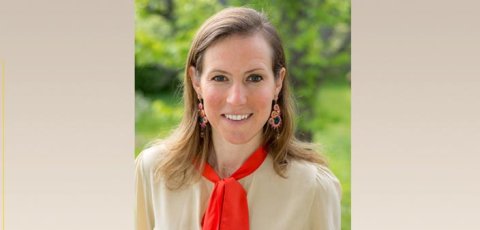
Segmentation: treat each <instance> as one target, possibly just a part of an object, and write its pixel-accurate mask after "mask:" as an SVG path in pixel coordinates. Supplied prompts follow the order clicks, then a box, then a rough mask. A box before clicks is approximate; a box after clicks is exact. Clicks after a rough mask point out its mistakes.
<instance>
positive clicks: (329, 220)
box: [310, 166, 342, 230]
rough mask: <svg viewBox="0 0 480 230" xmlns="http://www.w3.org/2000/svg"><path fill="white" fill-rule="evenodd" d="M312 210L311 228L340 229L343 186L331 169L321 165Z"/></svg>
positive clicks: (322, 229)
mask: <svg viewBox="0 0 480 230" xmlns="http://www.w3.org/2000/svg"><path fill="white" fill-rule="evenodd" d="M315 180H316V181H315V182H316V183H315V192H314V197H313V202H312V207H311V211H310V221H311V228H310V229H321V230H340V225H341V203H340V201H341V194H342V192H341V187H340V182H339V181H338V179H337V178H336V177H335V176H334V175H333V173H332V172H330V170H329V169H327V168H324V167H321V166H319V168H318V171H317V175H316V178H315Z"/></svg>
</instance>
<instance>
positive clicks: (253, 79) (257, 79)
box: [247, 74, 263, 82]
mask: <svg viewBox="0 0 480 230" xmlns="http://www.w3.org/2000/svg"><path fill="white" fill-rule="evenodd" d="M262 80H263V77H262V76H260V75H258V74H252V75H250V76H248V78H247V81H251V82H260V81H262Z"/></svg>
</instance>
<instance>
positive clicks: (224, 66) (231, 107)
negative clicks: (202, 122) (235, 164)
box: [189, 34, 285, 144]
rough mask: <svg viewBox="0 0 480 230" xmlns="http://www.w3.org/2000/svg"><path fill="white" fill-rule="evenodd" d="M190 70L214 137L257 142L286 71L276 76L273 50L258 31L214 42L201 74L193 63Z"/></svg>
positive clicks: (237, 141)
mask: <svg viewBox="0 0 480 230" xmlns="http://www.w3.org/2000/svg"><path fill="white" fill-rule="evenodd" d="M189 74H190V76H191V78H192V83H193V86H194V88H195V91H196V92H197V94H198V95H199V97H200V98H202V99H203V103H204V109H205V113H206V116H207V119H208V121H209V123H210V125H211V127H212V135H213V138H214V139H219V138H220V139H223V140H225V141H228V142H230V143H232V144H245V143H249V142H251V141H256V142H259V141H261V139H262V128H263V126H264V125H265V123H266V122H267V120H268V118H269V116H270V112H271V107H272V100H274V99H276V96H277V95H278V93H279V92H280V89H281V87H282V82H283V78H284V75H285V69H284V68H282V69H281V71H280V74H279V75H280V76H279V78H278V79H275V78H274V74H273V70H272V50H271V48H270V46H269V44H268V43H267V41H266V40H265V39H264V38H263V37H262V36H261V35H260V34H254V35H248V36H240V35H232V36H229V37H226V38H224V39H222V40H220V41H218V42H216V43H215V44H214V45H212V46H210V47H209V48H208V49H207V50H206V51H205V54H204V57H203V71H202V73H201V76H200V77H199V78H198V76H196V77H195V69H194V67H190V69H189Z"/></svg>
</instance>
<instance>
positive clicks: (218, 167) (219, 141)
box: [208, 134, 262, 178]
mask: <svg viewBox="0 0 480 230" xmlns="http://www.w3.org/2000/svg"><path fill="white" fill-rule="evenodd" d="M212 136H213V138H212V139H213V153H212V154H210V157H209V159H208V162H209V164H210V165H211V166H212V167H213V168H214V169H215V171H216V172H217V175H218V176H219V177H220V178H226V177H230V176H231V175H232V174H233V173H234V172H235V171H237V169H239V168H240V167H241V166H242V165H243V163H244V162H245V161H246V160H247V159H248V157H250V155H251V154H252V153H253V152H254V151H255V150H256V149H257V148H258V147H259V146H260V144H261V141H262V140H261V137H254V138H253V139H252V140H250V141H249V142H247V143H244V144H232V143H230V142H228V141H226V140H224V139H223V138H221V137H218V135H215V134H213V135H212Z"/></svg>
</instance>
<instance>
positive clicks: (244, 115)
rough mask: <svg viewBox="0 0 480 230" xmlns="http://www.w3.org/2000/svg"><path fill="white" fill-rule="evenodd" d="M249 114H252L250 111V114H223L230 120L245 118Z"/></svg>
mask: <svg viewBox="0 0 480 230" xmlns="http://www.w3.org/2000/svg"><path fill="white" fill-rule="evenodd" d="M250 115H252V114H251V113H250V114H224V116H225V117H226V118H227V119H229V120H232V121H241V120H245V119H247V118H249V117H250Z"/></svg>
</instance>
